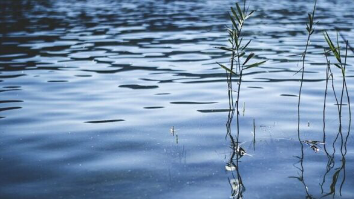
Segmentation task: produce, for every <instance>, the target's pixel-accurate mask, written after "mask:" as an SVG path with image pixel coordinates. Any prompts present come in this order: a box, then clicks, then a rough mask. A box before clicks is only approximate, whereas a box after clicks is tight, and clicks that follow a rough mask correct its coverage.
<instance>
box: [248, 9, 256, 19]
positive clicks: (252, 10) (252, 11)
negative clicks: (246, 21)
mask: <svg viewBox="0 0 354 199" xmlns="http://www.w3.org/2000/svg"><path fill="white" fill-rule="evenodd" d="M254 12H255V10H252V11H251V12H250V13H249V14H248V15H247V18H248V17H250V16H251V15H252V14H253V13H254Z"/></svg>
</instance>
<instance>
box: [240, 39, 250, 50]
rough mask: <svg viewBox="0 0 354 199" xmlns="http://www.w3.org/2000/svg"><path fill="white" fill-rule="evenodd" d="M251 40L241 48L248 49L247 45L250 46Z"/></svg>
mask: <svg viewBox="0 0 354 199" xmlns="http://www.w3.org/2000/svg"><path fill="white" fill-rule="evenodd" d="M251 41H252V40H249V41H248V42H247V44H246V45H245V46H243V47H242V48H241V50H244V49H246V48H247V46H248V44H250V43H251Z"/></svg>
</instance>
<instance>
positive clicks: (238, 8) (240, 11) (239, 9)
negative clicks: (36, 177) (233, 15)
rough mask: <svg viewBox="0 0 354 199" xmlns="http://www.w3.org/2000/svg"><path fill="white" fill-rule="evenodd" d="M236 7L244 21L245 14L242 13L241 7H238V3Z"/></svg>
mask: <svg viewBox="0 0 354 199" xmlns="http://www.w3.org/2000/svg"><path fill="white" fill-rule="evenodd" d="M236 7H237V10H238V14H239V15H240V18H241V20H243V19H244V15H243V12H242V10H241V8H240V6H239V5H238V3H236Z"/></svg>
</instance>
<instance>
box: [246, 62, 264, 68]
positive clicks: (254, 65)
mask: <svg viewBox="0 0 354 199" xmlns="http://www.w3.org/2000/svg"><path fill="white" fill-rule="evenodd" d="M265 62H266V61H261V62H258V63H254V64H251V65H246V68H245V69H249V68H253V67H257V66H259V65H261V64H264V63H265Z"/></svg>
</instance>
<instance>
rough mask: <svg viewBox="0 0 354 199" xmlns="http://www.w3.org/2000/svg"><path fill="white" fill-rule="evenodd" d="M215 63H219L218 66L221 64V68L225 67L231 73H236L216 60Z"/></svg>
mask: <svg viewBox="0 0 354 199" xmlns="http://www.w3.org/2000/svg"><path fill="white" fill-rule="evenodd" d="M216 63H217V64H219V66H221V68H223V69H225V70H226V71H228V72H229V73H232V74H234V75H237V74H236V73H235V72H234V71H232V70H230V69H229V68H228V67H226V66H224V65H222V64H220V63H218V62H216Z"/></svg>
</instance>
